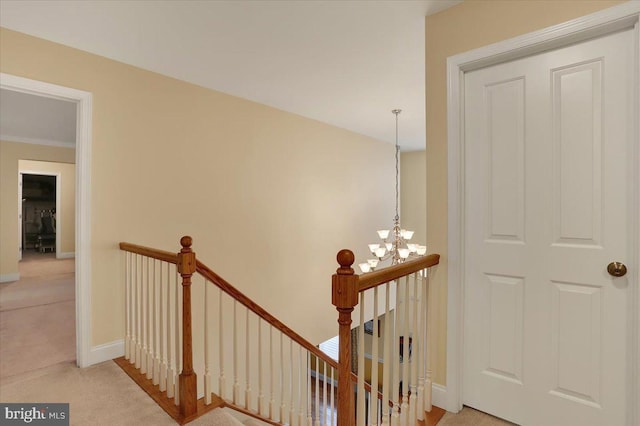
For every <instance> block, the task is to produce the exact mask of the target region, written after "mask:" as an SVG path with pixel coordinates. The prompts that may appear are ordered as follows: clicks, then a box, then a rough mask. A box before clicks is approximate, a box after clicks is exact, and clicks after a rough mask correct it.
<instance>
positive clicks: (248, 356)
mask: <svg viewBox="0 0 640 426" xmlns="http://www.w3.org/2000/svg"><path fill="white" fill-rule="evenodd" d="M244 311H245V313H246V314H245V334H246V336H245V338H246V341H245V349H246V352H245V362H246V363H247V365H246V367H245V369H246V371H245V375H246V379H247V385H246V387H245V390H244V408H246V409H247V410H249V409H250V408H251V365H250V363H249V360H250V359H251V349H250V341H251V335H250V334H249V309H248V308H245V309H244Z"/></svg>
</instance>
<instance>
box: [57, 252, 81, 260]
mask: <svg viewBox="0 0 640 426" xmlns="http://www.w3.org/2000/svg"><path fill="white" fill-rule="evenodd" d="M75 257H76V252H75V251H68V252H65V253H56V259H73V258H75Z"/></svg>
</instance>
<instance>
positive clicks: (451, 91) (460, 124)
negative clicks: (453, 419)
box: [444, 2, 640, 424]
mask: <svg viewBox="0 0 640 426" xmlns="http://www.w3.org/2000/svg"><path fill="white" fill-rule="evenodd" d="M623 29H633V31H634V40H635V46H634V53H635V58H633V66H634V68H635V70H634V72H633V79H634V80H633V82H632V86H633V87H632V89H633V93H634V98H635V99H634V102H633V105H632V111H631V114H632V115H631V120H630V121H631V123H630V125H631V126H632V128H631V129H630V132H631V139H632V141H631V144H632V147H631V154H632V155H630V156H629V157H630V158H629V164H628V166H629V167H630V169H629V170H630V173H632V174H633V176H632V181H633V184H632V185H631V186H632V189H631V191H632V192H633V193H632V194H629V196H630V197H631V198H630V201H631V202H630V203H629V206H630V210H631V211H630V212H629V224H628V225H629V229H630V230H631V233H632V240H633V241H632V247H631V248H630V253H631V254H630V259H629V262H630V263H631V264H632V265H631V268H630V276H629V285H630V286H631V288H630V289H629V291H630V296H631V301H630V319H629V321H630V324H629V339H630V342H629V348H628V350H629V353H628V357H629V358H628V359H629V360H630V361H629V365H628V368H630V369H631V371H630V372H629V373H630V374H629V376H630V377H631V379H630V382H631V383H629V388H628V389H627V390H626V391H627V392H626V393H627V395H628V396H629V400H628V401H627V419H628V422H629V424H638V423H639V422H640V288H639V287H640V282H639V281H640V280H639V272H638V269H639V268H640V224H638V223H637V222H638V221H637V220H636V221H634V220H633V218H634V217H635V218H637V217H640V128H639V126H640V125H639V123H638V118H637V117H638V116H639V114H640V82H639V78H640V77H639V74H640V47H639V46H640V2H627V3H623V4H621V5H618V6H614V7H611V8H608V9H605V10H602V11H600V12H596V13H593V14H590V15H586V16H583V17H580V18H577V19H574V20H572V21H568V22H565V23H562V24H559V25H555V26H552V27H549V28H546V29H542V30H540V31H536V32H533V33H530V34H525V35H523V36H519V37H516V38H513V39H510V40H506V41H503V42H499V43H496V44H492V45H489V46H485V47H481V48H479V49H475V50H472V51H469V52H465V53H461V54H459V55H455V56H451V57H449V58H447V132H448V136H447V149H448V164H447V166H448V203H447V204H448V229H447V233H448V244H449V249H448V253H447V254H448V288H447V292H448V302H447V386H446V392H445V395H444V405H445V407H444V408H446V409H447V410H448V411H452V412H458V411H460V409H462V405H463V396H462V389H463V386H462V385H463V379H464V378H463V368H464V358H463V354H464V329H463V326H464V293H465V288H464V283H465V277H464V264H465V262H464V261H465V259H464V253H465V244H464V241H465V203H464V201H465V200H464V194H465V184H464V183H465V180H464V177H465V174H464V172H465V158H464V152H465V151H464V143H465V135H464V122H465V121H464V74H465V73H466V72H469V71H473V70H476V69H480V68H484V67H487V66H490V65H496V64H499V63H503V62H506V61H510V60H514V59H519V58H523V57H527V56H531V55H535V54H537V53H540V52H543V51H546V50H550V49H554V48H558V47H562V46H567V45H570V44H573V43H577V42H580V41H584V40H587V39H590V38H594V37H597V36H600V35H605V34H609V33H612V32H615V31H620V30H623Z"/></svg>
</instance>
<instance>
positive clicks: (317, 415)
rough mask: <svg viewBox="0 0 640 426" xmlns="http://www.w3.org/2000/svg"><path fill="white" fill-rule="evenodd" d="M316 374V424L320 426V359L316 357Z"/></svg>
mask: <svg viewBox="0 0 640 426" xmlns="http://www.w3.org/2000/svg"><path fill="white" fill-rule="evenodd" d="M315 360H316V362H315V374H316V398H315V400H316V413H315V414H316V421H315V423H314V424H315V426H320V360H319V359H318V357H315Z"/></svg>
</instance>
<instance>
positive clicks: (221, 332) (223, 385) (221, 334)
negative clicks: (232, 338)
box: [218, 289, 227, 399]
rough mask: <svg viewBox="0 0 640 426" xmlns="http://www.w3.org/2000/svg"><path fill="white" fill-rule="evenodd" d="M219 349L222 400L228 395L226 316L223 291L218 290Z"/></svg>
mask: <svg viewBox="0 0 640 426" xmlns="http://www.w3.org/2000/svg"><path fill="white" fill-rule="evenodd" d="M218 296H219V297H218V315H219V316H218V326H219V329H218V349H219V351H220V355H219V357H220V377H218V387H219V390H218V393H219V394H220V398H223V399H224V398H225V394H226V387H227V383H226V381H227V380H226V377H225V376H224V325H223V323H224V321H223V320H224V314H223V312H222V309H223V303H222V301H223V298H224V293H223V292H222V290H220V289H219V290H218Z"/></svg>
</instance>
